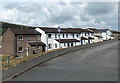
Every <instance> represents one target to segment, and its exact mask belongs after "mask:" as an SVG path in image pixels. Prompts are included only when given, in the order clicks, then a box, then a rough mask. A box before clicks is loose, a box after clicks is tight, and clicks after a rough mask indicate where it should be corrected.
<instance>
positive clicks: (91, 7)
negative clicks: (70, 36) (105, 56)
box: [0, 0, 118, 30]
mask: <svg viewBox="0 0 120 83" xmlns="http://www.w3.org/2000/svg"><path fill="white" fill-rule="evenodd" d="M0 21H4V22H10V23H15V24H21V25H27V26H35V27H41V26H47V27H58V26H60V27H72V28H76V27H77V28H86V27H93V28H98V29H103V28H109V29H113V30H118V2H87V1H83V2H70V1H68V0H64V1H62V2H60V1H58V2H57V1H56V2H37V1H36V2H34V1H33V2H32V1H27V2H20V1H19V2H9V1H7V0H6V1H5V2H1V3H0Z"/></svg>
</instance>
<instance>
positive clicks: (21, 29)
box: [8, 28, 40, 35]
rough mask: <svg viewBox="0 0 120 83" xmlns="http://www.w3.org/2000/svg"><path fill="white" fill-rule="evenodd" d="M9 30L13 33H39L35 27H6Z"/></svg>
mask: <svg viewBox="0 0 120 83" xmlns="http://www.w3.org/2000/svg"><path fill="white" fill-rule="evenodd" d="M8 29H9V30H11V31H12V32H13V33H14V34H15V35H35V34H36V33H37V34H40V33H38V32H37V31H36V30H35V29H31V28H8Z"/></svg>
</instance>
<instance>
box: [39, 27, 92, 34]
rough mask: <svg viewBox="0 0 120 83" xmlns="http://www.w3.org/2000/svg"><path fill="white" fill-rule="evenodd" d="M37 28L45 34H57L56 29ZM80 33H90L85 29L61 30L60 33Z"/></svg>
mask: <svg viewBox="0 0 120 83" xmlns="http://www.w3.org/2000/svg"><path fill="white" fill-rule="evenodd" d="M39 28H40V29H42V30H43V31H45V33H58V28H51V27H39ZM81 32H90V33H92V32H91V31H89V30H87V29H81V28H61V32H60V33H81Z"/></svg>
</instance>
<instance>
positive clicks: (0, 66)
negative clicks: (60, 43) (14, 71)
mask: <svg viewBox="0 0 120 83" xmlns="http://www.w3.org/2000/svg"><path fill="white" fill-rule="evenodd" d="M56 50H59V49H54V50H50V51H46V52H41V53H38V54H35V55H29V56H24V57H22V58H14V57H12V56H9V55H0V60H1V61H0V70H7V69H9V68H12V67H15V66H17V65H19V64H21V63H24V62H26V61H28V60H31V59H34V58H37V57H38V56H41V55H44V54H46V53H50V52H53V51H56ZM8 56H9V57H10V61H9V63H10V65H9V68H8V65H7V57H8Z"/></svg>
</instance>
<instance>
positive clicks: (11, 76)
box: [2, 40, 117, 81]
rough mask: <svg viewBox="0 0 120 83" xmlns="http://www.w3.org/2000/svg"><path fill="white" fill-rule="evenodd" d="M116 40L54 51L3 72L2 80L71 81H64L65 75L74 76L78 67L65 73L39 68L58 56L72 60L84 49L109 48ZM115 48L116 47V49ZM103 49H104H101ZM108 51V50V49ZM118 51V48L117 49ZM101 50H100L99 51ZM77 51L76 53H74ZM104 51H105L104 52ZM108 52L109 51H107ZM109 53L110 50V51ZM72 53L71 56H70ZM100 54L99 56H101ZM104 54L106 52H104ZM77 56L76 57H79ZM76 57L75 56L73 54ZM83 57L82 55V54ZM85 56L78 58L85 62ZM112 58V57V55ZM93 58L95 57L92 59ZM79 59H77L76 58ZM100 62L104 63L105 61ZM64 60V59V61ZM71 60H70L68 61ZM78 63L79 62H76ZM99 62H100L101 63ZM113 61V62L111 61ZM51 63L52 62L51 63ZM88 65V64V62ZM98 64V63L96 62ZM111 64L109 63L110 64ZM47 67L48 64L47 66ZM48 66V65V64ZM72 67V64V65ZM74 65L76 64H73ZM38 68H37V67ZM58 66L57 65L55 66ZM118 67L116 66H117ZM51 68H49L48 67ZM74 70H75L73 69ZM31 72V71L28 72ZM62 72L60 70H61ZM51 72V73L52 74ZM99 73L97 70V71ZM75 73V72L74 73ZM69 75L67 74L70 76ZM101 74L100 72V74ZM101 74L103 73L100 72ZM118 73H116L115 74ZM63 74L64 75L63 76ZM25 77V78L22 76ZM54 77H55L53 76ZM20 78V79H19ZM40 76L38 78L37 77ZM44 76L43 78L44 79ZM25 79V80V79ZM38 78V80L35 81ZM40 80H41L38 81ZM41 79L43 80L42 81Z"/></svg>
mask: <svg viewBox="0 0 120 83" xmlns="http://www.w3.org/2000/svg"><path fill="white" fill-rule="evenodd" d="M115 41H116V40H109V41H104V42H100V43H95V44H88V45H84V46H75V47H70V48H65V49H61V50H57V51H54V52H51V53H48V54H45V55H42V56H39V57H37V58H35V59H32V60H30V61H27V62H25V63H23V64H20V65H18V66H16V67H14V68H11V69H9V70H8V71H3V72H2V75H3V76H2V77H3V79H2V80H20V81H24V80H28V81H29V80H69V79H68V78H66V79H64V78H65V76H66V75H64V73H65V72H66V73H67V72H68V73H71V75H72V72H73V71H74V69H77V67H78V69H79V66H77V65H76V66H75V67H74V66H72V67H70V68H72V69H71V71H64V70H61V71H62V72H59V71H55V69H52V70H49V69H44V67H42V68H43V69H42V68H41V67H38V66H39V64H42V63H43V64H44V63H45V62H46V61H49V60H51V59H52V60H56V59H57V58H56V57H58V56H61V57H62V56H63V55H64V56H65V55H67V56H68V55H71V57H69V58H71V59H74V58H72V57H74V56H72V53H77V52H78V53H77V54H78V55H80V53H82V52H80V53H79V51H80V50H83V49H85V48H87V49H89V50H90V49H91V48H95V47H99V46H101V45H102V46H104V45H106V47H107V46H108V47H109V45H107V44H110V46H111V43H112V42H115ZM113 47H114V45H113ZM114 48H115V47H114ZM101 49H102V48H101ZM106 49H107V48H106ZM116 49H117V48H116ZM99 50H100V49H99ZM99 50H98V51H97V52H98V53H99ZM74 51H75V52H74ZM103 51H104V50H103ZM103 51H100V53H102V52H103ZM106 51H107V50H106ZM108 51H109V50H108ZM93 52H96V51H95V50H93ZM69 53H70V54H69ZM83 53H84V51H83ZM90 53H92V52H90ZM100 53H99V54H100ZM103 53H104V52H103ZM114 53H116V52H114ZM77 54H76V55H77ZM110 54H112V53H111V51H110ZM73 55H74V54H73ZM81 55H82V54H81ZM83 55H85V56H86V57H87V56H88V54H83ZM91 55H93V56H94V54H91ZM102 55H104V54H102ZM85 56H84V57H81V58H80V57H78V58H80V59H81V60H84V59H85ZM111 56H112V55H111ZM92 58H93V57H92ZM101 58H102V57H101ZM104 58H105V57H104ZM104 58H102V59H104ZM71 59H70V61H71ZM76 59H77V58H76ZM102 59H101V60H100V61H103V60H102ZM60 60H62V59H60ZM63 60H64V59H63ZM68 60H69V59H68ZM88 60H89V58H88ZM95 60H96V61H99V60H97V59H95ZM64 61H66V60H64ZM64 61H55V62H53V63H55V64H57V62H58V63H59V64H63V62H64ZM76 61H77V60H76ZM100 61H99V62H100ZM111 61H112V60H111ZM49 62H50V61H49ZM64 63H65V64H67V63H69V64H68V65H70V63H71V62H69V61H68V62H64ZM86 63H87V62H86ZM91 63H93V62H91ZM95 63H96V62H95ZM59 64H58V67H55V68H59ZM79 64H80V63H79ZM101 64H103V63H101ZM108 64H109V63H108ZM45 65H46V64H45ZM47 65H48V64H47ZM68 65H65V66H64V67H65V68H66V67H68V68H69V66H68ZM71 65H72V64H71ZM73 65H74V64H73ZM97 65H99V64H97ZM36 66H37V67H36ZM43 66H44V65H43ZM55 66H56V65H55ZM82 66H84V65H82V64H81V65H80V67H81V68H85V67H86V68H87V67H88V66H84V67H82ZM89 67H90V66H89ZM115 67H116V66H115ZM48 68H49V67H48ZM73 68H74V69H73ZM90 68H91V69H90V70H89V72H91V70H92V68H94V67H90ZM96 69H99V67H98V68H97V67H96ZM28 70H29V71H28ZM32 70H33V72H32ZM59 70H60V69H59ZM50 71H51V72H50ZM86 71H88V70H86ZM96 71H97V70H96ZM105 71H108V70H107V69H106V70H105ZM35 72H36V73H37V74H36V73H35ZM74 72H75V71H74ZM92 72H95V71H92ZM92 72H91V74H92ZM26 73H27V75H26ZM29 73H30V76H31V75H33V76H34V74H35V75H36V76H35V77H34V78H33V77H32V78H30V76H29ZM68 73H67V74H68ZM82 73H83V71H81V72H78V71H76V77H77V75H78V77H79V74H81V75H83V74H82ZM98 73H99V72H98ZM100 73H101V72H100ZM115 73H116V72H115ZM62 74H63V75H62ZM84 74H86V75H87V72H86V73H85V72H84ZM22 75H23V76H22ZM52 75H53V76H52ZM56 75H58V78H57V79H52V78H54V77H56ZM74 75H75V74H73V76H74ZM86 75H85V76H86ZM17 76H18V77H17ZM37 76H38V77H37ZM42 76H43V77H42ZM49 76H50V78H51V79H50V78H49V79H45V77H49ZM68 76H70V75H69V74H68ZM94 76H95V75H93V78H94ZM24 77H25V78H24ZM59 77H62V78H59ZM108 77H109V74H108ZM35 78H36V79H35ZM38 78H39V79H38ZM40 78H41V79H40ZM82 78H84V77H82ZM115 78H116V77H114V74H113V79H111V80H116V79H115ZM71 80H77V78H76V79H71Z"/></svg>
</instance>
